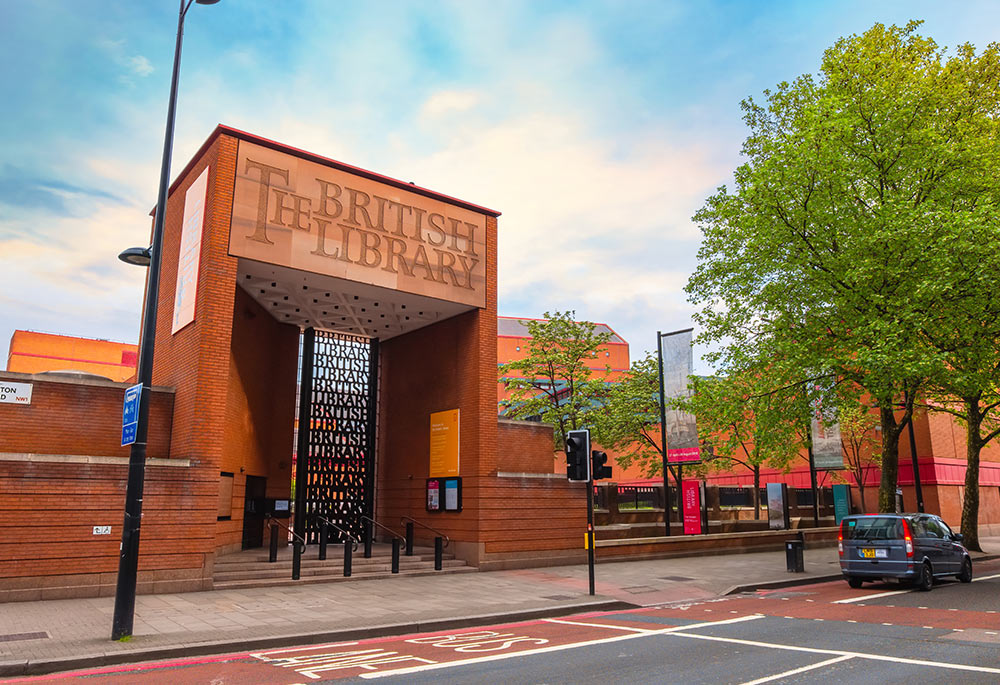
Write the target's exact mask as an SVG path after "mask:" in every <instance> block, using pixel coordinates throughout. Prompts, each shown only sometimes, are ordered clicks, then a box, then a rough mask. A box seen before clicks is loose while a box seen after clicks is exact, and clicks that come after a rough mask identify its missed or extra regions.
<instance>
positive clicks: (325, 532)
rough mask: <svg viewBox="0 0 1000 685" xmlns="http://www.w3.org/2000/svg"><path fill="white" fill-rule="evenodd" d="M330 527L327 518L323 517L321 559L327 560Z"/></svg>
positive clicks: (320, 539)
mask: <svg viewBox="0 0 1000 685" xmlns="http://www.w3.org/2000/svg"><path fill="white" fill-rule="evenodd" d="M329 535H330V527H329V526H328V525H327V523H326V519H321V520H320V522H319V560H320V561H326V543H327V541H328V540H329Z"/></svg>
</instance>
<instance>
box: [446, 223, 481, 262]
mask: <svg viewBox="0 0 1000 685" xmlns="http://www.w3.org/2000/svg"><path fill="white" fill-rule="evenodd" d="M448 222H449V223H450V224H451V249H453V250H459V249H460V250H462V251H463V252H464V253H465V254H468V255H472V256H473V257H475V256H476V228H478V226H476V225H475V224H470V223H469V222H468V221H460V220H458V219H452V218H451V217H448ZM462 224H464V225H465V227H466V228H467V229H468V230H469V233H468V235H462V234H461V232H460V231H461V229H460V228H459V227H460V226H461V225H462ZM459 238H461V239H462V240H464V241H465V247H461V248H460V247H459V245H458V239H459Z"/></svg>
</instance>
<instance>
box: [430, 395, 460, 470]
mask: <svg viewBox="0 0 1000 685" xmlns="http://www.w3.org/2000/svg"><path fill="white" fill-rule="evenodd" d="M458 421H459V410H458V409H449V410H448V411H438V412H434V413H433V414H431V431H430V467H429V472H428V474H427V475H429V476H430V477H431V478H444V477H447V476H457V475H458Z"/></svg>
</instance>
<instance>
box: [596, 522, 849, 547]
mask: <svg viewBox="0 0 1000 685" xmlns="http://www.w3.org/2000/svg"><path fill="white" fill-rule="evenodd" d="M839 531H840V528H839V527H837V526H827V527H825V528H792V529H789V530H754V531H746V532H742V533H709V534H707V535H671V536H669V537H668V536H666V535H660V536H657V537H655V538H626V539H622V540H595V545H594V546H595V547H631V546H633V545H664V544H665V545H679V544H683V543H685V542H698V541H699V540H708V541H711V540H734V539H735V540H738V539H746V538H749V537H757V538H777V537H788V536H789V535H798V534H799V533H803V534H804V535H805V536H806V537H807V538H808V537H811V536H812V535H813V534H829V533H837V532H839Z"/></svg>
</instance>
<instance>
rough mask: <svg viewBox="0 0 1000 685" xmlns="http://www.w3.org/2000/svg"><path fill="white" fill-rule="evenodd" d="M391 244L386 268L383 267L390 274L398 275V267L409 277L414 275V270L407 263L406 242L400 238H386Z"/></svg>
mask: <svg viewBox="0 0 1000 685" xmlns="http://www.w3.org/2000/svg"><path fill="white" fill-rule="evenodd" d="M386 241H387V242H388V243H389V251H388V253H387V254H386V256H385V266H384V267H382V268H383V269H385V270H386V271H388V272H390V273H398V269H397V266H400V267H402V268H403V273H405V274H406V275H407V276H412V275H413V269H411V268H410V265H409V264H407V263H406V241H405V240H400V239H399V238H386Z"/></svg>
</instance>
